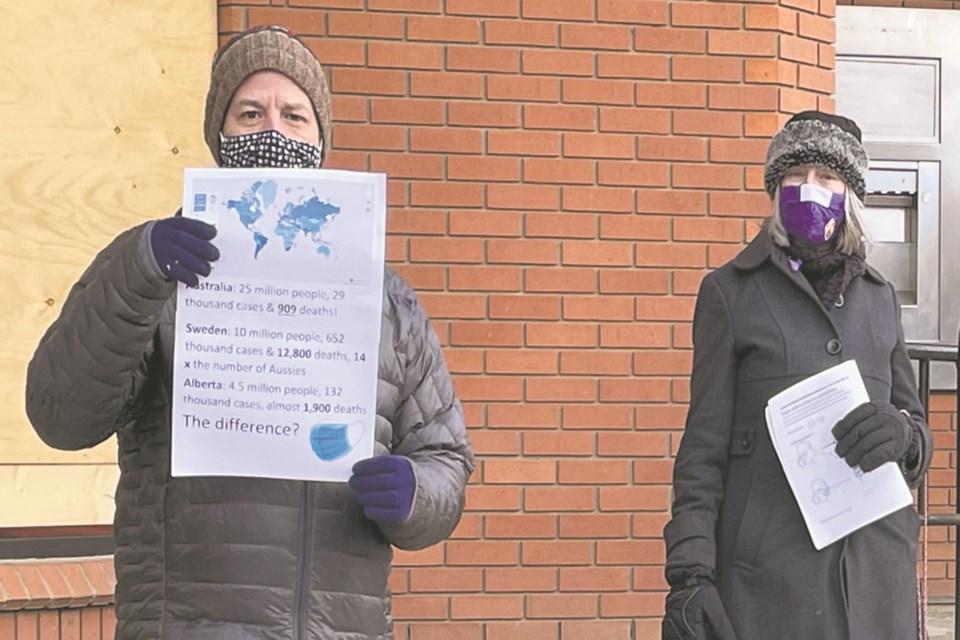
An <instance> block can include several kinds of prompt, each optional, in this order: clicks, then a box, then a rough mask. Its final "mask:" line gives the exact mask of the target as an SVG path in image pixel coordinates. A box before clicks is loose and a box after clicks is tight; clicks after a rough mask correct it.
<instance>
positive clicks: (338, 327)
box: [171, 169, 386, 482]
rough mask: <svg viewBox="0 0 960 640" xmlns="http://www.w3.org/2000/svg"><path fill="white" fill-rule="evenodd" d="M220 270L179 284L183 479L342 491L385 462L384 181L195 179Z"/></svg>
mask: <svg viewBox="0 0 960 640" xmlns="http://www.w3.org/2000/svg"><path fill="white" fill-rule="evenodd" d="M183 215H184V216H187V217H191V218H197V219H200V220H203V221H205V222H208V223H210V224H212V225H214V226H216V227H217V237H216V238H214V240H213V243H214V244H215V245H216V246H217V247H218V248H219V250H220V259H219V260H218V261H216V262H214V263H213V272H212V273H211V274H210V276H209V277H207V278H200V286H199V287H198V288H189V287H186V286H184V285H182V284H181V285H179V289H178V292H177V293H178V296H177V315H176V345H175V349H174V374H173V415H172V420H173V444H172V449H173V452H172V463H171V472H172V475H174V476H211V475H217V476H250V477H261V478H286V479H296V480H317V481H340V482H344V481H346V480H347V479H348V478H349V477H350V470H351V467H352V466H353V464H354V463H355V462H356V461H357V460H360V459H363V458H368V457H370V456H372V455H373V441H374V420H375V417H376V400H377V361H378V351H379V340H380V322H381V315H382V313H381V312H382V302H383V269H384V243H385V232H386V228H385V227H386V178H385V176H383V175H382V174H370V173H357V172H347V171H329V170H313V169H187V170H186V171H185V172H184V193H183Z"/></svg>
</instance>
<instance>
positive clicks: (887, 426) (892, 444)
mask: <svg viewBox="0 0 960 640" xmlns="http://www.w3.org/2000/svg"><path fill="white" fill-rule="evenodd" d="M915 431H916V429H914V428H913V423H912V422H911V421H910V419H909V418H908V417H907V416H906V415H904V414H903V413H902V412H900V411H898V410H897V408H896V407H894V406H893V405H892V404H890V403H889V402H886V401H883V400H873V401H871V402H865V403H863V404H861V405H860V406H858V407H856V408H854V409H852V410H851V411H850V413H848V414H847V415H845V416H844V417H843V418H842V419H841V420H840V422H838V423H837V424H836V425H834V427H833V437H834V438H836V439H837V447H836V449H835V450H836V452H837V455H838V456H840V457H841V458H843V459H844V461H846V463H847V464H848V465H850V466H851V467H856V466H859V467H860V469H861V470H862V471H863V472H864V473H866V472H869V471H873V470H874V469H876V468H877V467H879V466H880V465H882V464H884V463H885V462H900V461H901V460H902V459H903V458H904V456H906V455H907V452H908V451H909V449H910V445H911V443H912V442H913V440H914V437H913V436H914V432H915Z"/></svg>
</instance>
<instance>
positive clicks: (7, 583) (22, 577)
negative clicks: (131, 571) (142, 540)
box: [0, 558, 116, 640]
mask: <svg viewBox="0 0 960 640" xmlns="http://www.w3.org/2000/svg"><path fill="white" fill-rule="evenodd" d="M115 585H116V580H115V579H114V576H113V561H112V560H111V559H110V558H91V559H86V560H51V561H29V560H27V561H23V560H18V561H9V562H0V640H113V638H114V627H115V626H116V616H115V615H114V610H113V607H112V606H110V605H111V603H112V602H113V590H114V587H115Z"/></svg>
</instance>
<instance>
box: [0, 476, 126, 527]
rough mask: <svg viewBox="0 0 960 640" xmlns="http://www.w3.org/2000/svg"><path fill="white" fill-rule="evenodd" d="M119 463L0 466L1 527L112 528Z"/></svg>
mask: <svg viewBox="0 0 960 640" xmlns="http://www.w3.org/2000/svg"><path fill="white" fill-rule="evenodd" d="M119 475H120V471H119V469H118V467H117V465H116V464H114V463H105V464H88V465H76V464H70V465H63V464H56V465H2V466H0V504H2V505H3V509H0V527H27V526H30V527H39V526H52V525H62V524H111V523H112V522H113V504H114V503H113V493H114V490H115V489H116V487H117V478H118V476H119Z"/></svg>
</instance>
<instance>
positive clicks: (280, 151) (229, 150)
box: [220, 130, 323, 169]
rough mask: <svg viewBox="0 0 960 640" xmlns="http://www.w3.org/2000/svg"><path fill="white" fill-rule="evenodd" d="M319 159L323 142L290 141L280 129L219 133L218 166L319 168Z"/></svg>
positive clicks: (321, 156) (231, 167) (321, 155)
mask: <svg viewBox="0 0 960 640" xmlns="http://www.w3.org/2000/svg"><path fill="white" fill-rule="evenodd" d="M322 160H323V143H322V142H321V143H320V144H319V145H315V144H310V143H309V142H300V141H299V140H291V139H290V138H288V137H287V136H285V135H283V134H282V133H280V132H279V131H275V130H270V131H257V132H256V133H245V134H243V135H239V136H230V137H227V136H225V135H223V134H222V133H221V134H220V166H221V167H226V168H230V169H237V168H249V169H259V168H264V167H278V168H282V169H319V168H320V163H321V162H322Z"/></svg>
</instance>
